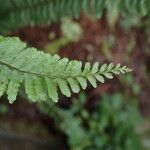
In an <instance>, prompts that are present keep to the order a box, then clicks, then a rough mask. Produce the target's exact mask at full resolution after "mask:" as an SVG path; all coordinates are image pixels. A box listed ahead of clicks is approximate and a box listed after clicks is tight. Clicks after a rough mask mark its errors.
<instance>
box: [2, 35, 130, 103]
mask: <svg viewBox="0 0 150 150" xmlns="http://www.w3.org/2000/svg"><path fill="white" fill-rule="evenodd" d="M130 71H131V70H130V69H129V68H127V67H126V66H123V67H121V66H120V64H118V65H116V66H115V65H113V64H112V63H110V64H103V65H102V66H100V65H99V63H98V62H96V63H94V65H93V66H91V64H90V63H89V62H87V63H86V64H85V65H84V66H83V65H82V63H81V62H80V61H76V60H72V61H69V60H68V59H67V58H62V59H61V58H60V57H59V56H58V55H54V56H51V55H49V54H46V53H44V52H42V51H37V50H36V49H35V48H28V47H27V45H26V44H25V43H23V42H21V41H20V40H19V39H18V38H9V37H0V96H2V95H3V94H4V93H7V95H8V99H9V102H10V103H12V102H14V101H15V100H16V96H17V94H18V91H19V87H20V85H21V84H22V85H24V87H25V92H26V94H27V95H28V97H29V99H31V100H32V101H40V100H46V99H47V98H51V99H52V100H53V101H54V102H57V101H58V88H59V89H60V91H61V92H62V94H63V95H65V96H67V97H70V96H71V93H72V92H74V93H78V92H79V91H80V86H81V87H82V88H83V89H86V87H87V81H89V82H90V83H91V85H92V86H93V87H95V88H96V86H97V83H96V81H97V80H98V81H99V82H101V83H104V81H105V78H108V79H112V78H113V74H120V73H123V74H124V73H126V72H130ZM71 91H72V92H71Z"/></svg>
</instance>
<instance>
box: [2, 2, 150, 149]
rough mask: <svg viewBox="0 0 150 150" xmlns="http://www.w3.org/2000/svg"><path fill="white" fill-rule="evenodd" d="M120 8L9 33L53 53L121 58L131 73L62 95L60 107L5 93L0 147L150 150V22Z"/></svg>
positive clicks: (83, 57) (84, 58) (94, 58)
mask: <svg viewBox="0 0 150 150" xmlns="http://www.w3.org/2000/svg"><path fill="white" fill-rule="evenodd" d="M115 6H116V5H114V7H112V8H113V9H108V10H107V13H105V14H104V15H103V16H102V18H101V19H99V20H97V19H96V18H95V17H93V16H92V15H91V16H89V17H86V16H85V15H84V14H82V15H81V17H80V18H79V19H74V20H73V19H69V18H64V19H62V20H61V22H60V23H56V24H52V25H50V26H48V25H44V26H42V27H30V26H29V27H24V28H22V29H20V30H18V31H14V32H12V33H10V35H12V36H14V35H15V36H19V37H20V38H21V39H22V40H24V41H26V42H28V44H29V45H31V46H35V47H37V48H40V49H41V48H42V49H44V50H45V52H47V53H50V54H55V53H59V55H61V56H62V57H64V56H65V57H69V58H70V59H77V60H82V61H83V62H84V61H90V62H94V61H99V62H100V63H104V62H110V61H112V62H114V63H118V62H120V63H124V64H127V65H128V66H130V67H131V68H133V72H132V73H131V74H128V75H126V76H121V77H120V78H115V79H114V80H113V81H108V83H106V84H104V85H99V87H98V88H97V89H92V88H91V87H89V88H88V89H87V90H86V91H85V92H84V93H83V92H81V93H80V94H79V95H76V94H74V95H73V97H72V98H70V99H67V98H64V97H63V96H61V102H59V104H57V105H56V104H53V103H51V102H50V101H47V102H43V103H39V104H37V105H36V104H29V103H26V102H25V101H24V96H20V97H18V101H16V102H15V104H14V105H9V104H7V103H6V102H5V99H6V98H5V97H2V98H1V99H2V100H1V103H0V149H2V150H6V149H8V150H9V149H11V150H18V149H20V147H22V148H21V149H22V150H30V149H31V150H34V149H36V150H41V149H45V150H47V149H58V150H59V149H60V150H69V149H70V150H149V149H150V118H149V116H150V50H149V49H150V28H149V25H150V21H149V17H141V16H138V15H137V14H135V15H134V13H133V14H132V15H125V16H123V17H121V16H120V12H119V10H118V9H117V8H116V7H115ZM18 143H19V144H18ZM18 147H19V148H18Z"/></svg>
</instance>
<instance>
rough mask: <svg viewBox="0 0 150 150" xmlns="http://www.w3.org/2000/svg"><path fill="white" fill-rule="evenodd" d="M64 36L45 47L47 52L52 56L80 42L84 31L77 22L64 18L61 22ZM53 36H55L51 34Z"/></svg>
mask: <svg viewBox="0 0 150 150" xmlns="http://www.w3.org/2000/svg"><path fill="white" fill-rule="evenodd" d="M61 32H62V36H61V37H60V38H59V39H55V40H53V41H52V42H50V44H48V45H47V46H46V47H45V51H46V52H48V53H50V54H56V53H58V52H59V50H61V48H62V47H64V46H66V45H67V44H69V43H71V42H77V41H79V39H80V37H81V35H82V29H81V27H80V25H79V24H78V23H77V22H73V21H72V20H70V19H67V18H64V19H62V22H61ZM50 36H53V34H50Z"/></svg>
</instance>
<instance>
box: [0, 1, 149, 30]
mask: <svg viewBox="0 0 150 150" xmlns="http://www.w3.org/2000/svg"><path fill="white" fill-rule="evenodd" d="M0 4H2V5H0V17H1V19H0V32H8V31H11V30H15V29H18V28H21V27H23V26H27V25H31V26H33V25H41V24H50V23H53V22H56V21H60V20H61V19H62V18H63V17H70V18H79V16H80V13H81V12H82V11H83V12H85V14H86V15H89V14H90V12H93V15H94V16H96V17H97V18H100V17H101V16H102V15H103V14H104V12H106V13H111V12H112V11H113V10H114V8H115V10H117V11H118V13H119V14H121V15H122V16H125V15H127V14H131V15H138V16H139V17H143V16H149V10H150V3H149V0H141V1H139V0H5V1H3V0H0ZM114 6H115V7H114ZM105 10H106V11H105Z"/></svg>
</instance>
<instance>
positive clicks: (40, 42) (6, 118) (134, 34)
mask: <svg viewBox="0 0 150 150" xmlns="http://www.w3.org/2000/svg"><path fill="white" fill-rule="evenodd" d="M78 22H79V24H80V25H81V27H82V30H83V34H82V37H81V39H80V40H79V41H78V42H71V43H69V44H68V45H66V46H64V47H62V48H61V50H60V51H59V55H60V56H62V57H68V58H69V59H77V60H81V61H83V62H85V61H90V62H94V61H99V62H100V63H104V62H114V63H122V64H125V65H127V66H129V67H130V68H132V69H133V72H132V74H133V76H134V82H136V83H137V84H139V85H140V87H141V92H140V94H139V95H138V100H139V109H140V111H141V113H142V114H143V116H149V115H150V100H149V99H150V71H149V70H150V50H149V51H148V49H149V48H150V45H149V44H148V42H147V39H146V35H145V31H144V29H136V28H132V29H130V30H123V29H122V28H121V27H119V26H118V25H117V24H116V26H115V27H113V28H110V26H109V25H108V23H107V21H106V20H105V19H104V18H103V19H101V20H94V19H92V20H91V19H88V18H86V17H85V16H82V17H81V19H80V20H78ZM59 27H60V25H59V24H54V25H52V26H43V27H25V28H23V29H20V30H19V31H16V32H13V33H11V35H13V36H19V37H20V38H21V39H22V40H23V41H25V42H27V43H28V44H29V45H30V46H34V47H36V48H39V49H43V48H44V47H45V46H46V45H47V44H50V43H51V42H53V41H52V40H50V39H49V33H50V32H54V33H55V35H56V37H55V38H56V39H57V38H59V37H61V32H60V28H59ZM124 88H127V87H124V86H123V85H122V84H121V83H120V81H119V79H118V78H115V79H114V80H111V81H107V82H106V83H105V84H103V85H99V86H98V88H97V89H93V88H91V87H89V88H88V89H87V90H86V93H88V98H89V100H88V105H89V106H90V105H91V104H92V103H93V99H97V98H99V97H100V95H101V93H103V92H113V91H123V90H124ZM75 96H76V95H75ZM63 98H64V97H63ZM3 99H5V97H4V98H3ZM19 99H21V98H18V100H17V101H16V102H15V103H14V104H13V105H11V106H8V107H9V112H8V113H6V114H4V115H3V114H1V115H0V116H1V120H3V124H5V127H6V128H7V126H8V124H11V127H9V131H12V130H17V129H16V128H18V126H17V125H16V124H17V122H19V123H20V122H23V123H25V124H26V125H27V126H28V125H29V126H30V128H31V129H33V128H34V129H35V130H36V129H37V130H36V132H37V133H36V135H37V137H36V140H35V138H34V139H33V140H31V141H34V142H35V141H38V140H41V139H38V138H39V137H42V138H43V139H46V141H47V142H49V140H48V138H49V135H47V131H50V132H51V136H52V137H53V136H55V137H56V139H59V138H61V140H62V139H64V138H63V137H64V135H62V134H61V133H60V132H59V130H58V129H57V127H55V125H54V122H53V120H52V119H50V118H48V117H47V116H44V115H43V114H41V113H40V112H39V111H38V110H37V109H36V107H35V105H34V104H32V105H31V104H28V103H27V102H25V101H24V100H22V101H21V102H20V101H19ZM4 103H5V102H4ZM63 103H64V104H63V105H64V106H68V105H70V102H64V101H63ZM35 122H36V123H35ZM35 124H36V125H35ZM1 126H2V124H1ZM43 126H44V127H45V129H43ZM5 127H4V129H5ZM26 128H27V127H24V126H22V127H21V129H20V130H21V131H20V132H23V133H24V134H26V133H28V132H29V133H30V134H31V135H32V132H30V131H27V130H26ZM39 129H41V130H39ZM0 134H1V131H0ZM44 141H45V140H44ZM64 143H65V141H61V142H60V145H59V146H60V147H62V145H63V147H64V149H65V147H66V145H67V144H64ZM41 144H42V141H41ZM44 145H47V143H44ZM56 145H57V144H56ZM14 149H15V148H14ZM62 149H63V148H62Z"/></svg>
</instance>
